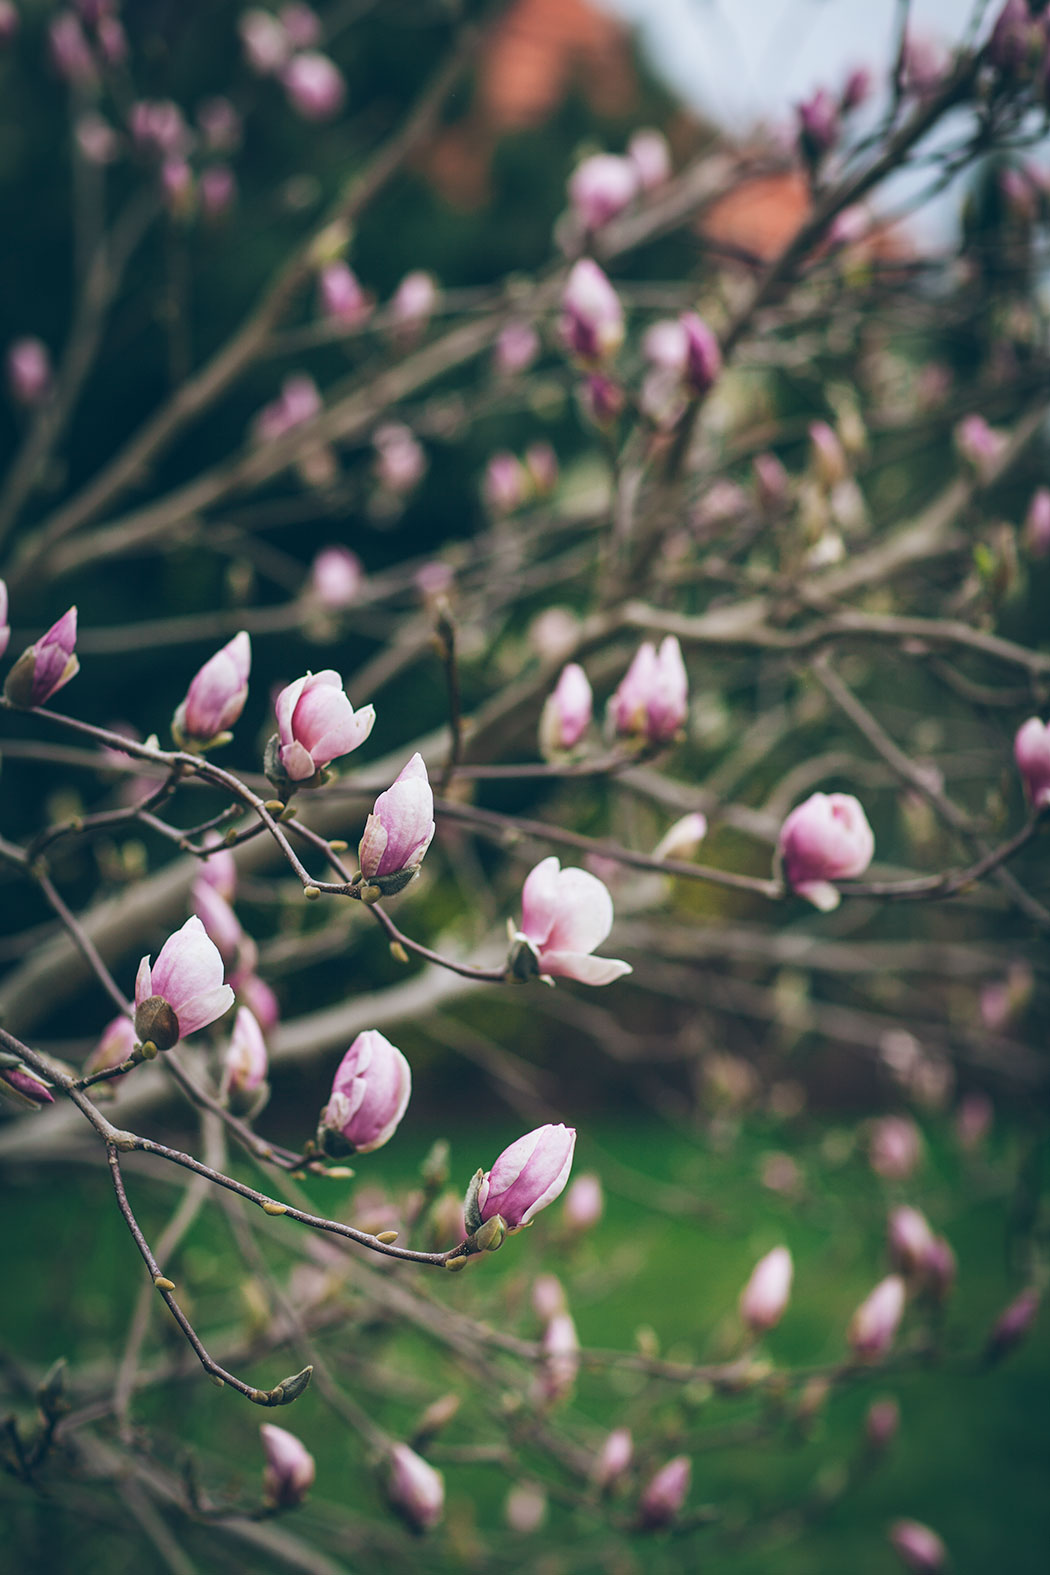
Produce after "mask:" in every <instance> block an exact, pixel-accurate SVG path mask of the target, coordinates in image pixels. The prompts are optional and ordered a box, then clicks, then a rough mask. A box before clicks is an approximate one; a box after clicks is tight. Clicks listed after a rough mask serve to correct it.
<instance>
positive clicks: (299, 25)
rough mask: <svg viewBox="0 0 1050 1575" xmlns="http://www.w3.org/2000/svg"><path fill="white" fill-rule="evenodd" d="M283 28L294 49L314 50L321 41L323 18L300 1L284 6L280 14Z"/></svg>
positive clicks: (294, 0)
mask: <svg viewBox="0 0 1050 1575" xmlns="http://www.w3.org/2000/svg"><path fill="white" fill-rule="evenodd" d="M278 15H279V17H280V22H281V26H282V27H283V28H284V31H285V33H286V35H287V37H288V39H289V40H290V42H291V44H292V47H293V48H294V49H312V48H313V47H314V45H315V44H317V43H320V40H321V18H320V17H319V16H318V15H317V12H316V11H314V10H313V9H312V7H310V6H308V5H303V4H301V3H300V0H293V3H291V4H289V5H283V6H282V7H281V9H280V11H279V13H278Z"/></svg>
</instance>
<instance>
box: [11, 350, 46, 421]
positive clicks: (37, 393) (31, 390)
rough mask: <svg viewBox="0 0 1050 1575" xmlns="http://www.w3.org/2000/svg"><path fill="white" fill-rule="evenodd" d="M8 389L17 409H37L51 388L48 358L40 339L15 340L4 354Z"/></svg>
mask: <svg viewBox="0 0 1050 1575" xmlns="http://www.w3.org/2000/svg"><path fill="white" fill-rule="evenodd" d="M6 371H7V386H8V388H9V389H10V390H11V397H12V398H13V399H15V400H17V402H18V403H19V404H20V405H27V406H31V405H38V404H39V403H40V401H41V400H42V399H43V398H44V397H45V395H46V394H47V393H48V392H49V391H50V388H51V356H50V354H49V353H48V348H47V345H45V343H44V341H43V340H42V339H33V338H26V339H16V340H15V341H14V343H13V344H11V345H9V346H8V351H7V367H6Z"/></svg>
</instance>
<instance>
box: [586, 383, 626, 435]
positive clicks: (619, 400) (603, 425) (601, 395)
mask: <svg viewBox="0 0 1050 1575" xmlns="http://www.w3.org/2000/svg"><path fill="white" fill-rule="evenodd" d="M576 394H577V399H578V400H579V405H580V410H581V411H582V413H583V416H584V418H585V420H587V421H590V422H592V423H593V424H594V425H595V426H596V427H599V428H600V429H601V430H602V431H606V430H608V429H609V428H610V427H612V426H613V425H614V424H615V423H616V422H617V421H619V419H620V417H621V416H622V415H623V411H624V406H625V405H626V403H627V400H626V396H625V394H624V391H623V389H622V388H621V387H620V385H619V383H616V382H614V381H613V379H612V378H611V377H606V376H605V375H604V373H602V372H593V373H592V374H591V375H590V377H586V378H584V380H583V382H582V383H581V384H580V386H579V388H578V389H577V391H576Z"/></svg>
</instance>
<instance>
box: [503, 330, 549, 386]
mask: <svg viewBox="0 0 1050 1575" xmlns="http://www.w3.org/2000/svg"><path fill="white" fill-rule="evenodd" d="M539 353H540V336H539V334H538V333H537V332H536V330H535V328H533V326H532V324H531V323H521V322H512V323H507V324H506V326H505V327H503V328H501V329H500V331H499V334H498V336H497V338H496V351H495V359H496V370H497V372H499V374H500V376H501V377H514V376H515V375H516V374H517V373H518V372H527V371H528V369H529V367H530V366H531V365H532V363H533V362H534V361H535V359H536V357H537V356H538V355H539Z"/></svg>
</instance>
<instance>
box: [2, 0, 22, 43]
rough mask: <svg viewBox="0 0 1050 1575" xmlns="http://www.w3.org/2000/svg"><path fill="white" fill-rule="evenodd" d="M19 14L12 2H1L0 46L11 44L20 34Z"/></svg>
mask: <svg viewBox="0 0 1050 1575" xmlns="http://www.w3.org/2000/svg"><path fill="white" fill-rule="evenodd" d="M18 26H19V19H18V12H17V11H16V10H15V7H14V5H13V3H12V0H0V44H9V43H10V42H11V40H12V38H14V36H15V34H16V33H17V32H18Z"/></svg>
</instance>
